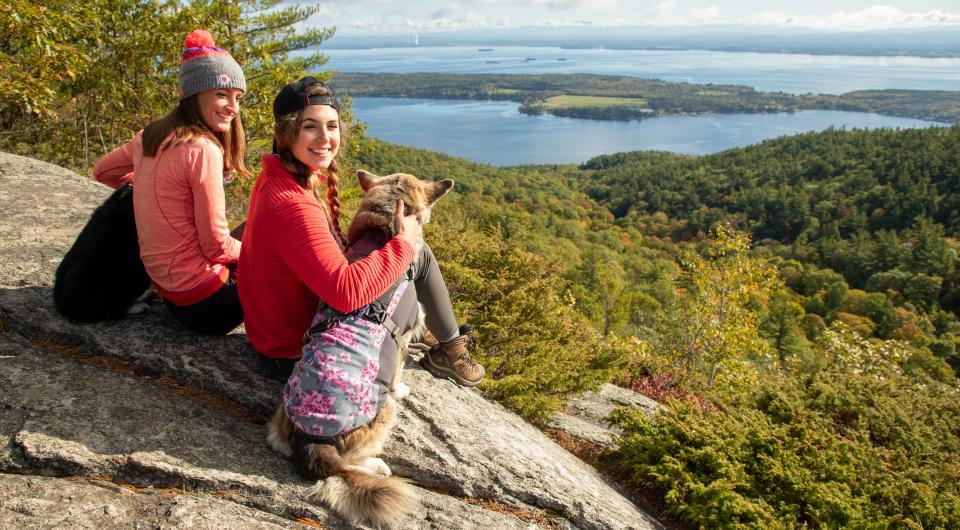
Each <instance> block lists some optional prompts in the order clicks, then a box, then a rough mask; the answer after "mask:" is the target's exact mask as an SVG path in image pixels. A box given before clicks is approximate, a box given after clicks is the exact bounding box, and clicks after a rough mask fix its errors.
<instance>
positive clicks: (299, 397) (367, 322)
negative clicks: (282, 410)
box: [283, 273, 410, 439]
mask: <svg viewBox="0 0 960 530" xmlns="http://www.w3.org/2000/svg"><path fill="white" fill-rule="evenodd" d="M409 284H410V277H409V273H408V274H406V275H404V276H402V277H401V278H400V279H399V280H398V281H397V282H396V283H395V284H394V285H393V286H392V287H391V288H390V289H387V291H386V292H385V293H384V294H383V295H381V296H380V298H378V299H376V300H374V301H373V302H372V303H370V304H369V305H367V306H364V307H362V308H360V309H358V310H356V311H353V312H351V313H341V312H340V311H337V310H336V309H333V308H332V307H329V306H327V305H326V304H324V303H323V302H321V306H320V309H318V311H317V313H316V315H315V316H314V317H313V325H312V326H311V328H310V330H309V331H307V333H306V334H305V335H304V341H305V345H304V347H303V356H302V357H301V358H300V361H298V362H297V364H296V366H295V367H294V369H293V373H292V374H291V375H290V379H288V380H287V384H286V386H285V387H284V388H283V400H284V404H285V406H286V410H287V417H288V418H289V419H290V422H291V423H292V424H293V425H294V427H296V428H297V430H299V431H300V432H302V433H304V434H306V435H308V436H311V437H314V438H321V439H322V438H331V437H334V436H338V435H341V434H346V433H349V432H350V431H352V430H354V429H356V428H358V427H360V426H362V425H365V424H367V423H369V422H370V421H371V420H372V419H373V418H374V417H375V416H376V415H377V413H378V412H380V408H381V407H382V406H383V403H384V401H385V399H383V398H381V396H386V394H387V388H386V387H387V384H388V381H389V378H391V377H392V375H393V374H392V370H390V373H389V374H386V375H387V377H388V380H387V382H385V381H381V380H379V378H378V376H379V375H380V369H381V366H380V347H381V345H382V344H383V341H384V340H385V339H386V337H387V334H388V333H389V334H390V335H391V337H392V338H393V340H396V339H397V338H398V337H399V335H400V332H401V330H400V328H399V326H398V325H397V324H396V322H394V321H393V313H394V311H395V310H396V308H397V304H398V303H399V302H400V298H401V297H402V296H403V292H404V291H405V290H406V289H407V286H408V285H409ZM392 362H396V361H395V360H394V361H392ZM392 362H391V364H392ZM384 368H386V367H384ZM392 368H395V367H392Z"/></svg>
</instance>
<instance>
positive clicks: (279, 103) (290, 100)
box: [273, 76, 340, 153]
mask: <svg viewBox="0 0 960 530" xmlns="http://www.w3.org/2000/svg"><path fill="white" fill-rule="evenodd" d="M310 85H322V86H324V87H325V88H326V89H327V90H329V91H330V93H329V94H324V95H314V96H310V97H307V88H309V87H310ZM307 105H329V106H331V107H333V108H334V109H336V110H337V112H340V102H339V101H338V100H337V95H336V93H335V92H334V91H333V89H332V88H330V86H329V85H327V84H326V83H324V82H323V81H321V80H319V79H317V78H316V77H312V76H307V77H304V78H301V79H300V80H298V81H297V82H295V83H290V84H289V85H287V86H285V87H283V88H281V89H280V92H278V93H277V97H275V98H273V119H274V120H278V119H280V117H281V116H286V115H287V114H291V113H293V112H297V111H298V110H300V109H303V108H305V107H307ZM273 152H274V153H276V152H277V142H276V141H274V142H273Z"/></svg>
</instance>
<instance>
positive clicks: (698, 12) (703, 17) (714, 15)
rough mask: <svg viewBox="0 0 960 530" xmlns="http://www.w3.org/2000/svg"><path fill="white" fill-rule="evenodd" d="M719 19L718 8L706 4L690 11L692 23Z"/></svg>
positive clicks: (711, 21) (705, 22)
mask: <svg viewBox="0 0 960 530" xmlns="http://www.w3.org/2000/svg"><path fill="white" fill-rule="evenodd" d="M718 20H720V8H719V7H717V6H708V7H704V8H701V9H694V10H692V11H690V22H692V23H693V24H709V23H713V22H717V21H718Z"/></svg>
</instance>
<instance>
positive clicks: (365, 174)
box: [357, 169, 381, 193]
mask: <svg viewBox="0 0 960 530" xmlns="http://www.w3.org/2000/svg"><path fill="white" fill-rule="evenodd" d="M380 179H381V177H378V176H376V175H374V174H373V173H371V172H369V171H364V170H362V169H358V170H357V180H359V181H360V189H362V190H363V192H364V193H366V192H368V191H370V188H372V187H373V186H374V185H375V184H376V183H377V182H380Z"/></svg>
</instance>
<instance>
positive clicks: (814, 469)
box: [614, 370, 960, 529]
mask: <svg viewBox="0 0 960 530" xmlns="http://www.w3.org/2000/svg"><path fill="white" fill-rule="evenodd" d="M957 397H958V392H957V391H956V389H955V388H952V387H949V386H946V385H941V384H939V383H936V382H933V381H931V380H925V379H910V378H907V377H904V376H901V375H898V374H896V373H894V372H888V373H885V374H883V375H882V376H878V375H877V374H876V373H871V374H862V375H854V374H850V373H843V372H841V371H839V370H825V371H823V372H820V373H819V374H817V375H816V376H813V377H808V378H806V379H804V380H796V379H790V378H785V377H780V378H775V379H770V380H766V381H764V382H763V384H761V385H759V386H757V387H756V388H755V389H754V390H752V391H750V392H747V393H744V394H741V395H740V396H739V397H737V398H735V401H731V402H730V403H727V404H726V406H725V407H724V408H722V409H718V410H714V411H707V412H702V409H700V408H697V407H694V406H691V405H689V404H686V403H679V402H673V403H672V406H671V407H670V410H669V412H667V413H664V414H662V415H660V416H658V417H657V418H655V419H650V418H647V417H645V416H644V415H643V414H641V413H639V412H634V411H629V410H621V411H618V412H617V413H616V414H615V416H614V420H615V422H616V423H617V424H618V425H619V426H620V427H621V428H623V429H624V431H625V432H626V434H625V435H624V437H623V440H622V444H621V449H620V451H619V453H618V454H617V455H616V457H617V458H619V459H620V460H621V462H622V464H623V465H624V466H625V467H626V468H627V469H629V471H630V472H631V474H632V477H633V480H635V481H636V482H637V483H638V484H642V485H645V486H647V487H652V488H654V489H655V490H656V491H659V492H660V493H661V494H662V495H663V498H664V502H665V505H666V507H667V511H668V512H669V513H671V514H672V515H674V516H676V517H678V518H679V519H680V520H682V521H684V522H686V523H688V524H690V525H691V526H693V527H698V528H802V527H812V528H918V529H919V528H925V529H929V528H960V457H958V453H960V403H958V401H957Z"/></svg>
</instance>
